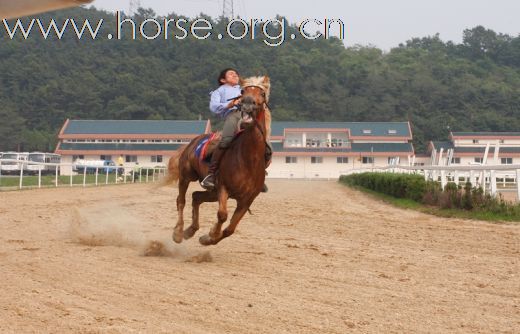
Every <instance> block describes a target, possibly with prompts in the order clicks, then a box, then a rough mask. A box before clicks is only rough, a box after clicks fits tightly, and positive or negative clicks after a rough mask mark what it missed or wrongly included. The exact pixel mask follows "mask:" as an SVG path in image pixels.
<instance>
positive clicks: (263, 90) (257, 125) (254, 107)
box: [230, 85, 271, 139]
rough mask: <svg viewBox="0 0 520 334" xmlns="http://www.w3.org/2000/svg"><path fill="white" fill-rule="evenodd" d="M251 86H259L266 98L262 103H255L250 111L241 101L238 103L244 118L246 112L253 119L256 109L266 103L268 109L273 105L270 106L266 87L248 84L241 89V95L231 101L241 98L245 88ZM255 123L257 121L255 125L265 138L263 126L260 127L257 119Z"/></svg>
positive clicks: (238, 108)
mask: <svg viewBox="0 0 520 334" xmlns="http://www.w3.org/2000/svg"><path fill="white" fill-rule="evenodd" d="M251 87H254V88H258V89H260V90H261V91H262V97H263V98H264V101H263V103H261V104H255V105H254V106H253V109H252V110H250V111H244V109H243V105H242V103H239V104H238V105H237V110H238V111H240V112H241V116H242V118H244V114H247V115H248V116H249V117H251V118H252V119H253V112H254V111H255V109H257V108H261V107H262V106H264V105H265V107H267V109H269V110H271V107H269V104H268V103H267V94H266V92H265V88H263V87H261V86H258V85H248V86H245V87H243V88H242V91H241V94H240V95H239V96H237V97H234V98H232V99H230V101H231V100H236V99H239V98H241V97H242V96H243V95H244V90H245V89H247V88H251ZM254 123H255V126H256V127H257V128H258V130H259V131H260V133H261V134H262V136H263V137H264V139H265V133H264V131H263V130H262V128H261V127H260V125H259V124H258V122H256V121H255V122H254Z"/></svg>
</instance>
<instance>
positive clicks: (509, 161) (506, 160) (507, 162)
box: [500, 158, 513, 165]
mask: <svg viewBox="0 0 520 334" xmlns="http://www.w3.org/2000/svg"><path fill="white" fill-rule="evenodd" d="M500 161H501V163H502V165H512V164H513V158H502V159H500Z"/></svg>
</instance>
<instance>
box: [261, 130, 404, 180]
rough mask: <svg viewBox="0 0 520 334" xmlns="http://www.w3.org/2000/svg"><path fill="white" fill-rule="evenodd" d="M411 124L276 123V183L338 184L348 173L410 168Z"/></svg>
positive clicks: (273, 165)
mask: <svg viewBox="0 0 520 334" xmlns="http://www.w3.org/2000/svg"><path fill="white" fill-rule="evenodd" d="M411 141H412V132H411V128H410V124H409V123H408V122H273V124H272V137H271V142H272V144H273V149H274V155H273V161H272V163H271V166H269V168H268V172H269V176H268V177H271V178H338V177H339V176H340V175H341V174H342V173H346V172H347V171H348V170H352V169H358V168H372V167H378V166H387V165H388V164H390V163H397V164H400V165H409V164H411V163H412V160H413V156H414V149H413V145H412V143H411Z"/></svg>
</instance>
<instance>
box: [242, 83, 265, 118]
mask: <svg viewBox="0 0 520 334" xmlns="http://www.w3.org/2000/svg"><path fill="white" fill-rule="evenodd" d="M240 85H241V86H242V99H241V111H242V112H243V113H244V114H247V115H248V116H250V117H251V119H253V120H257V119H258V116H259V113H260V112H261V111H264V110H265V108H266V107H267V105H268V103H269V93H270V88H271V83H270V80H269V77H268V76H263V77H251V78H247V79H244V80H242V81H241V82H240Z"/></svg>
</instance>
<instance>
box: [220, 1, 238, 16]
mask: <svg viewBox="0 0 520 334" xmlns="http://www.w3.org/2000/svg"><path fill="white" fill-rule="evenodd" d="M234 7H235V6H234V0H222V16H223V17H227V18H229V19H233V18H235V8H234Z"/></svg>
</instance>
